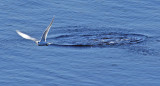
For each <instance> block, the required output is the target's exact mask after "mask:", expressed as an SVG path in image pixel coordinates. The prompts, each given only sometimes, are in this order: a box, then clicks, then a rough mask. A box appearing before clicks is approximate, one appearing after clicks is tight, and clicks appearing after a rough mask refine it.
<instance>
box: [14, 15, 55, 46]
mask: <svg viewBox="0 0 160 86" xmlns="http://www.w3.org/2000/svg"><path fill="white" fill-rule="evenodd" d="M53 20H54V17H53V19H52V21H51V23H50V24H49V26H48V27H47V28H46V30H45V31H44V32H43V34H42V37H41V40H40V41H38V40H37V39H36V38H33V37H31V36H29V35H27V34H25V33H22V32H20V31H19V30H16V32H17V33H18V35H20V36H21V37H23V38H25V39H29V40H32V41H34V42H36V44H37V45H38V46H48V45H50V44H51V43H48V42H46V39H47V35H48V32H49V30H50V28H51V26H52V23H53Z"/></svg>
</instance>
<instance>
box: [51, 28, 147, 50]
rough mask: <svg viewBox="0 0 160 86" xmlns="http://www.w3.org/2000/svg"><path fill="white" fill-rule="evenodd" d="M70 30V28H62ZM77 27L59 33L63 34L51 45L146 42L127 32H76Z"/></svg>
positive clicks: (100, 44)
mask: <svg viewBox="0 0 160 86" xmlns="http://www.w3.org/2000/svg"><path fill="white" fill-rule="evenodd" d="M64 28H70V27H64ZM76 29H79V27H78V26H77V27H74V29H73V27H72V30H68V31H59V32H58V33H63V34H60V35H56V36H54V37H52V38H49V39H50V40H54V42H53V45H61V46H99V47H102V46H114V45H116V46H117V45H127V44H137V43H141V42H143V41H145V40H146V38H147V36H145V35H143V34H135V33H134V34H133V33H129V32H128V33H127V32H125V31H124V32H123V31H121V32H118V31H114V32H113V31H109V30H104V31H103V30H98V29H95V30H93V29H92V30H90V29H88V28H83V29H81V30H80V31H79V30H76Z"/></svg>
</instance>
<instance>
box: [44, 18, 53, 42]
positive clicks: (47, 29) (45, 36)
mask: <svg viewBox="0 0 160 86" xmlns="http://www.w3.org/2000/svg"><path fill="white" fill-rule="evenodd" d="M53 20H54V17H53V19H52V21H51V23H50V24H49V26H48V27H47V28H46V30H45V31H44V32H43V35H42V38H41V41H45V42H46V38H47V35H48V32H49V30H50V28H51V26H52V23H53Z"/></svg>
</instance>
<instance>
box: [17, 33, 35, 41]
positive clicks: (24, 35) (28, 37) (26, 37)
mask: <svg viewBox="0 0 160 86" xmlns="http://www.w3.org/2000/svg"><path fill="white" fill-rule="evenodd" d="M16 32H17V33H18V35H20V36H21V37H23V38H25V39H29V40H32V41H37V39H35V38H32V37H30V36H29V35H27V34H24V33H22V32H20V31H18V30H16Z"/></svg>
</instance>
